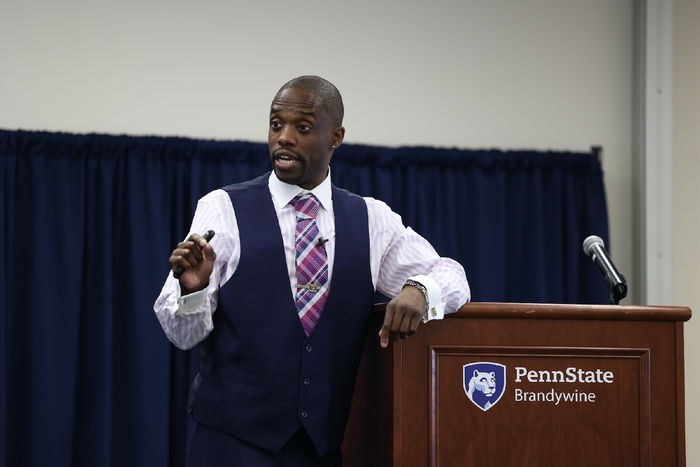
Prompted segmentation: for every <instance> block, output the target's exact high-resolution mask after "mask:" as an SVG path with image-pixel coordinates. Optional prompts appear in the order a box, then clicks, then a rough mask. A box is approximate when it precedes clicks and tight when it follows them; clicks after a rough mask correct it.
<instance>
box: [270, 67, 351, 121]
mask: <svg viewBox="0 0 700 467" xmlns="http://www.w3.org/2000/svg"><path fill="white" fill-rule="evenodd" d="M285 89H301V90H302V91H307V92H310V93H311V94H313V95H314V96H317V97H320V98H321V108H322V109H323V110H324V111H325V112H326V114H327V115H328V117H329V118H330V119H331V122H332V123H333V126H342V125H343V115H344V113H345V108H344V107H343V97H342V96H341V95H340V91H338V88H336V87H335V86H334V85H333V83H331V82H330V81H328V80H325V79H323V78H321V77H320V76H313V75H307V76H299V77H298V78H294V79H291V80H289V81H287V82H286V83H285V84H284V85H282V87H281V88H280V90H279V91H277V96H279V95H280V93H281V92H282V91H284V90H285Z"/></svg>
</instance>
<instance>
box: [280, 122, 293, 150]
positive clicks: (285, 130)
mask: <svg viewBox="0 0 700 467" xmlns="http://www.w3.org/2000/svg"><path fill="white" fill-rule="evenodd" d="M277 142H278V143H279V145H280V146H290V145H293V144H294V133H293V129H292V128H290V127H289V126H287V125H285V126H283V127H282V129H281V130H280V132H279V135H278V136H277Z"/></svg>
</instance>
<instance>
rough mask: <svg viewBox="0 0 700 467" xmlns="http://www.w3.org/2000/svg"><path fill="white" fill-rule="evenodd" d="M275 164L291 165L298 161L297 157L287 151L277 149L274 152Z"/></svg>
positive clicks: (280, 165) (281, 166) (284, 166)
mask: <svg viewBox="0 0 700 467" xmlns="http://www.w3.org/2000/svg"><path fill="white" fill-rule="evenodd" d="M273 159H274V161H275V165H276V166H277V167H280V168H287V167H292V166H294V165H296V164H298V163H299V158H298V157H297V156H296V155H294V154H292V153H289V152H286V151H284V152H282V151H278V152H276V153H275V154H274V156H273Z"/></svg>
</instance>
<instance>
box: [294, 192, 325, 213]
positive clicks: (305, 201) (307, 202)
mask: <svg viewBox="0 0 700 467" xmlns="http://www.w3.org/2000/svg"><path fill="white" fill-rule="evenodd" d="M289 204H291V205H292V206H294V209H296V211H297V217H306V218H309V219H316V214H318V207H319V203H318V200H317V199H316V197H315V196H314V195H312V194H311V193H306V194H305V195H299V196H295V197H294V199H293V200H291V201H290V202H289Z"/></svg>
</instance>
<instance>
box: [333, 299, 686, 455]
mask: <svg viewBox="0 0 700 467" xmlns="http://www.w3.org/2000/svg"><path fill="white" fill-rule="evenodd" d="M382 311H383V307H382V306H381V305H378V306H377V313H376V323H375V324H374V325H373V326H372V327H371V330H370V332H369V335H368V339H367V345H366V348H365V353H364V356H363V360H362V363H361V366H360V372H359V374H358V379H357V383H356V387H355V396H354V399H353V406H352V411H351V415H350V421H349V424H348V429H347V432H346V435H345V440H344V443H343V454H344V456H345V458H346V461H345V462H346V463H345V464H344V465H346V466H350V467H373V466H377V467H392V466H393V467H399V466H401V467H428V466H430V467H437V466H439V467H453V466H455V467H456V466H460V467H465V466H478V467H510V466H514V467H515V466H518V467H528V466H532V467H547V466H552V467H577V466H581V467H591V466H595V467H604V466H614V467H626V466H642V467H647V466H654V467H656V466H669V467H671V466H673V467H677V466H685V428H684V393H683V322H684V321H687V320H688V319H690V316H691V311H690V309H689V308H679V307H641V306H598V305H543V304H507V303H470V304H467V305H465V306H464V307H462V308H461V309H460V310H459V311H458V312H457V313H454V314H452V315H449V316H448V317H446V318H445V319H444V320H443V321H435V322H431V323H428V324H426V325H421V326H420V327H419V329H418V332H417V333H416V334H415V335H414V336H412V337H410V338H407V339H406V340H405V341H398V342H395V343H393V344H391V346H390V347H389V349H384V350H382V349H380V348H379V341H378V338H377V335H376V334H377V331H378V329H379V326H380V325H381V319H382V317H383V313H382ZM484 365H485V366H484ZM500 369H502V374H501V373H500V371H501V370H500ZM475 371H476V373H475ZM465 375H466V376H465ZM475 376H476V379H475V380H474V381H472V379H473V378H474V377H475ZM470 382H471V384H470ZM469 392H471V393H472V394H473V395H472V398H473V399H474V400H475V401H476V402H472V399H470V398H469V397H468V395H467V394H468V393H469ZM489 392H492V394H490V395H487V394H488V393H489ZM499 392H500V393H501V394H502V395H500V399H497V396H499ZM484 400H488V403H489V405H490V407H489V405H486V404H483V401H484ZM479 404H481V405H486V407H487V408H486V410H485V409H484V408H483V407H482V406H481V405H479Z"/></svg>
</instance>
